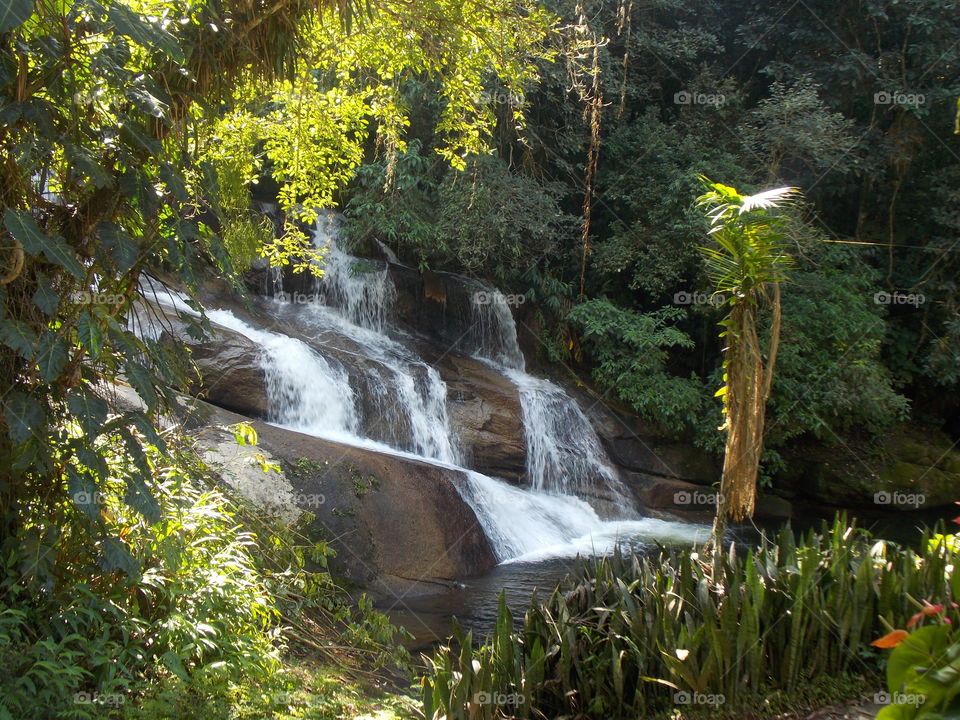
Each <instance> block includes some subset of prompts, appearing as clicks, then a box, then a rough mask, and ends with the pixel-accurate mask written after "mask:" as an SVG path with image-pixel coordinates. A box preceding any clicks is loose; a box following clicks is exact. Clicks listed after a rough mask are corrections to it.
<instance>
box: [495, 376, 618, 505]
mask: <svg viewBox="0 0 960 720" xmlns="http://www.w3.org/2000/svg"><path fill="white" fill-rule="evenodd" d="M505 374H506V376H507V377H509V378H510V379H511V380H512V381H513V382H514V384H516V386H517V390H518V391H519V392H520V407H521V408H522V409H523V429H524V437H525V440H526V442H527V477H528V481H529V483H530V486H531V487H532V488H533V489H535V490H540V491H543V492H551V493H560V494H565V495H578V496H580V497H593V496H597V495H598V494H601V495H602V494H604V492H605V493H606V494H607V495H611V496H612V497H611V498H610V499H611V500H614V501H619V502H620V503H622V504H623V506H624V507H623V511H624V513H625V514H627V515H633V514H634V513H633V512H632V511H633V508H632V507H631V503H630V501H629V500H628V499H627V495H626V493H625V491H624V489H623V487H622V485H621V482H620V479H619V478H618V477H617V473H616V470H614V468H613V467H612V465H611V464H610V461H609V460H608V459H607V454H606V452H605V451H604V449H603V446H602V445H601V444H600V438H599V437H597V433H596V432H595V431H594V429H593V426H592V425H591V424H590V421H589V420H587V417H586V416H585V415H584V414H583V411H582V410H581V409H580V406H579V405H577V402H576V401H575V400H574V399H573V398H572V397H570V396H569V395H568V394H567V393H566V392H565V391H564V390H563V388H561V387H559V386H557V385H554V384H553V383H552V382H550V381H549V380H544V379H542V378H536V377H533V376H532V375H527V374H526V373H525V372H523V371H521V370H507V371H506V372H505Z"/></svg>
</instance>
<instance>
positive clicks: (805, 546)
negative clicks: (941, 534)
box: [423, 517, 955, 720]
mask: <svg viewBox="0 0 960 720" xmlns="http://www.w3.org/2000/svg"><path fill="white" fill-rule="evenodd" d="M922 548H923V549H922V550H920V551H919V554H918V553H915V552H913V551H911V550H908V549H903V548H900V547H898V546H896V545H894V544H891V543H888V542H885V541H880V540H874V539H873V538H871V537H869V536H868V535H867V534H866V533H864V532H863V531H861V530H857V529H854V528H851V527H847V524H846V522H845V519H844V518H842V517H841V518H839V519H838V520H837V521H836V522H835V523H834V524H833V525H832V526H828V525H826V524H824V526H823V527H822V529H821V531H820V532H819V533H817V532H813V531H811V532H809V533H808V534H807V535H806V536H803V537H801V538H799V539H798V538H797V536H796V535H795V534H794V533H793V532H792V531H791V530H790V529H789V528H785V529H783V530H782V531H781V532H780V533H779V535H777V536H776V538H775V539H774V541H773V542H769V541H766V542H764V543H763V544H762V545H761V546H760V547H759V548H758V549H756V550H750V551H747V552H734V551H733V549H731V551H730V552H729V553H726V554H725V555H724V556H723V558H722V561H721V562H720V563H718V575H717V576H716V577H712V573H713V568H712V567H711V566H710V565H708V564H707V563H705V562H704V561H703V559H702V558H699V557H698V556H697V555H696V553H691V552H690V551H688V550H679V549H670V550H665V549H661V551H660V552H659V553H658V554H656V555H650V556H638V555H636V554H630V555H620V554H618V555H615V556H613V557H610V558H604V559H599V560H596V561H592V562H581V563H579V564H578V566H577V568H576V571H575V572H574V573H573V575H572V578H571V579H569V580H568V581H567V583H566V584H564V585H561V586H560V587H558V588H557V589H556V590H555V591H554V592H553V593H552V595H551V596H550V597H549V599H547V600H546V601H545V602H538V601H537V600H536V599H535V600H534V602H533V604H532V605H531V607H530V609H529V610H528V611H527V613H526V615H525V617H524V619H523V623H522V629H520V630H518V631H515V630H514V627H513V618H512V617H511V614H510V611H509V610H508V608H507V606H506V603H505V602H504V601H503V599H502V598H501V604H500V609H499V614H498V619H497V624H496V628H495V630H494V632H493V635H492V637H490V638H489V639H488V640H487V641H486V642H485V643H484V644H482V645H480V646H479V647H476V648H475V647H473V638H472V636H471V635H470V634H469V633H467V634H465V635H464V634H462V633H458V635H457V637H456V640H457V642H456V643H455V646H456V647H444V648H441V649H440V651H438V652H437V653H436V654H434V656H433V657H432V658H430V659H429V660H428V663H429V672H428V674H427V677H425V678H424V680H423V701H424V710H425V715H426V717H427V718H435V717H442V716H445V717H447V718H451V719H454V718H470V720H478V719H480V718H500V717H518V718H557V717H591V718H593V717H596V718H611V719H612V718H637V717H650V716H654V715H656V714H658V713H663V712H666V711H669V710H672V709H676V707H677V705H678V704H685V703H693V704H696V703H698V702H700V703H707V704H711V703H712V704H713V705H715V706H717V705H721V704H723V705H725V707H724V708H723V709H724V710H725V711H727V712H730V711H731V710H732V709H733V708H736V707H738V706H744V707H745V706H747V705H749V704H750V703H756V702H757V701H758V698H760V697H762V696H764V695H769V694H771V693H776V692H777V691H780V692H781V693H784V692H785V693H787V694H789V693H794V692H797V691H798V690H799V689H800V688H802V687H804V686H806V684H807V683H808V681H810V680H811V679H813V678H825V677H840V676H843V675H845V674H851V673H862V672H864V671H865V670H866V671H872V670H874V669H875V668H876V665H875V660H876V658H875V656H874V654H873V652H874V651H872V650H871V649H870V648H869V647H868V645H869V643H870V641H871V640H872V639H873V638H875V637H876V636H877V633H878V632H879V631H880V630H881V628H883V627H884V626H883V621H884V620H886V621H887V622H888V623H890V625H892V626H897V625H898V623H902V622H903V620H904V619H905V618H907V617H909V616H910V615H912V614H913V613H914V612H915V609H916V608H915V605H914V603H913V602H912V601H911V598H942V597H947V596H948V594H949V581H950V577H949V575H950V573H951V572H952V564H951V563H952V561H953V559H954V557H955V555H954V554H953V553H952V551H951V550H950V549H949V548H947V547H946V546H945V545H944V544H939V545H937V544H936V543H933V544H931V543H928V542H927V541H926V538H925V539H924V543H923V545H922Z"/></svg>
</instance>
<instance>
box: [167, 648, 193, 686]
mask: <svg viewBox="0 0 960 720" xmlns="http://www.w3.org/2000/svg"><path fill="white" fill-rule="evenodd" d="M161 657H162V658H163V664H164V665H166V666H167V668H169V670H170V672H172V673H173V674H174V675H176V676H177V677H178V678H180V679H181V680H189V679H190V673H188V672H187V669H186V668H185V667H184V666H183V661H182V660H180V657H179V656H178V655H176V654H175V653H173V652H170V651H167V652H165V653H164V654H163V655H161Z"/></svg>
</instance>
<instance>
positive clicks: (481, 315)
mask: <svg viewBox="0 0 960 720" xmlns="http://www.w3.org/2000/svg"><path fill="white" fill-rule="evenodd" d="M472 301H473V302H472V306H471V307H472V311H473V317H472V321H473V325H474V327H476V328H479V330H478V332H477V334H478V336H479V337H480V338H482V340H483V342H482V343H481V344H480V349H479V350H478V351H477V352H476V353H475V357H477V358H479V359H482V360H486V361H488V362H490V363H492V364H493V365H494V366H495V367H497V368H498V369H499V370H500V371H501V372H502V373H503V374H504V375H506V376H507V377H508V378H510V380H511V381H513V383H514V384H515V385H516V386H517V391H518V392H519V394H520V407H521V409H522V411H523V429H524V439H525V440H526V444H527V479H528V482H529V484H530V487H531V488H533V489H534V490H539V491H541V492H548V493H553V494H561V495H576V496H579V497H587V498H596V497H597V496H598V495H601V496H605V499H606V500H607V501H608V502H612V503H613V504H614V505H617V506H619V508H620V512H619V515H620V516H621V517H635V516H636V513H635V511H634V508H633V507H632V502H631V501H630V499H629V497H628V494H627V492H626V490H625V488H624V487H623V485H622V483H621V482H620V480H619V478H618V477H617V473H616V471H615V470H614V469H613V467H612V465H611V464H610V461H609V460H608V459H607V454H606V452H605V451H604V449H603V447H602V446H601V445H600V438H598V437H597V434H596V432H595V431H594V429H593V426H592V425H591V424H590V421H589V420H587V418H586V416H585V415H584V414H583V411H582V410H580V407H579V406H578V405H577V403H576V401H575V400H574V399H573V398H572V397H570V396H569V395H568V394H567V393H566V392H565V391H564V390H563V388H561V387H559V386H558V385H555V384H554V383H552V382H550V381H549V380H545V379H542V378H536V377H533V376H532V375H528V374H527V373H526V371H525V369H524V359H523V353H522V352H521V350H520V344H519V342H518V340H517V328H516V323H515V322H514V319H513V313H511V312H510V306H509V305H508V304H507V301H506V298H505V297H504V295H503V294H502V293H501V292H500V291H498V290H483V291H479V292H475V293H474V294H473V298H472Z"/></svg>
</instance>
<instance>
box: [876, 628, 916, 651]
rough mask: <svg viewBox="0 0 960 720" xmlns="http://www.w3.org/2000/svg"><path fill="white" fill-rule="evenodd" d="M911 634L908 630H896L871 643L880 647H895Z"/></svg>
mask: <svg viewBox="0 0 960 720" xmlns="http://www.w3.org/2000/svg"><path fill="white" fill-rule="evenodd" d="M909 636H910V633H908V632H907V631H906V630H894V631H893V632H892V633H889V634H887V635H884V636H883V637H882V638H879V639H878V640H874V641H873V642H872V643H870V644H871V645H873V646H874V647H878V648H895V647H896V646H897V645H899V644H900V643H902V642H903V641H904V640H906V639H907V638H908V637H909Z"/></svg>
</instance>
